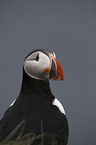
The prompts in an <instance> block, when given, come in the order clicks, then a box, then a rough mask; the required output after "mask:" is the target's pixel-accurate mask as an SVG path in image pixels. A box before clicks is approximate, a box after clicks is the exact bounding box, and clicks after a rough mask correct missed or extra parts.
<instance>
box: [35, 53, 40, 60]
mask: <svg viewBox="0 0 96 145" xmlns="http://www.w3.org/2000/svg"><path fill="white" fill-rule="evenodd" d="M35 60H36V61H38V60H39V53H38V54H37V56H36V58H35Z"/></svg>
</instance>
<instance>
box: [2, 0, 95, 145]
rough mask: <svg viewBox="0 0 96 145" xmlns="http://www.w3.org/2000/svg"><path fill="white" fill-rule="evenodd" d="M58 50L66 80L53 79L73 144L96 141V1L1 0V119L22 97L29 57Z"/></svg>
mask: <svg viewBox="0 0 96 145" xmlns="http://www.w3.org/2000/svg"><path fill="white" fill-rule="evenodd" d="M34 48H46V49H49V50H53V51H54V52H55V53H56V54H57V59H58V61H59V62H60V64H61V66H62V68H63V70H64V75H65V81H62V82H61V81H50V84H51V89H52V92H53V94H54V95H55V96H56V97H57V98H58V99H59V100H60V101H61V102H62V104H63V105H64V107H65V110H66V114H67V118H68V121H69V129H70V136H69V145H96V1H95V0H0V118H1V117H2V116H3V114H4V112H5V110H6V109H7V108H8V106H9V105H10V104H11V103H12V101H13V100H14V99H15V98H17V96H18V94H19V91H20V87H21V82H22V67H23V60H24V58H25V57H26V55H27V54H28V53H29V52H30V51H32V50H33V49H34Z"/></svg>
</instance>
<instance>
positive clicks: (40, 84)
mask: <svg viewBox="0 0 96 145" xmlns="http://www.w3.org/2000/svg"><path fill="white" fill-rule="evenodd" d="M49 80H64V75H63V69H62V67H61V65H60V63H59V62H58V61H57V59H56V54H55V53H54V52H52V51H50V50H47V49H35V50H33V51H31V52H30V53H29V54H28V55H27V57H26V58H25V59H24V63H23V78H22V84H21V90H20V93H19V96H18V97H17V99H15V100H14V101H13V103H12V104H11V105H10V106H9V108H8V109H7V111H6V112H5V113H4V115H3V117H2V119H1V120H0V142H1V141H3V140H4V139H5V138H6V137H7V136H8V134H9V133H10V132H12V130H13V129H14V128H16V126H17V125H18V124H19V123H20V122H21V121H22V120H25V126H24V134H26V133H31V132H33V133H34V134H35V135H40V134H41V130H43V133H45V136H46V135H49V136H51V137H52V135H55V137H56V140H57V142H58V145H67V142H68V136H69V127H68V120H67V117H66V113H65V110H64V107H63V105H62V104H61V103H60V102H59V100H58V99H57V98H55V96H54V95H53V94H52V92H51V89H50V84H49ZM49 136H48V137H45V140H44V144H45V145H51V141H52V138H51V137H49Z"/></svg>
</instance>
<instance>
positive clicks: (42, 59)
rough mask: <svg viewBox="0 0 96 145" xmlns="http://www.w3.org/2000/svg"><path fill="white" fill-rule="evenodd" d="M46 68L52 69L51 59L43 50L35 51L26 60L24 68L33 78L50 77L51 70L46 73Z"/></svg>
mask: <svg viewBox="0 0 96 145" xmlns="http://www.w3.org/2000/svg"><path fill="white" fill-rule="evenodd" d="M46 69H49V70H50V69H51V61H50V58H49V57H48V56H47V55H46V54H44V53H43V52H40V51H37V52H34V53H33V54H31V55H30V56H28V57H27V58H26V59H25V61H24V70H25V72H26V73H27V74H28V75H29V76H31V77H32V78H35V79H48V78H49V72H47V73H46V72H45V70H46Z"/></svg>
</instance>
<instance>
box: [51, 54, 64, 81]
mask: <svg viewBox="0 0 96 145" xmlns="http://www.w3.org/2000/svg"><path fill="white" fill-rule="evenodd" d="M49 78H50V79H51V80H64V76H63V70H62V67H61V65H60V63H59V62H58V61H57V60H56V58H54V57H52V65H51V70H50V76H49Z"/></svg>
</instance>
